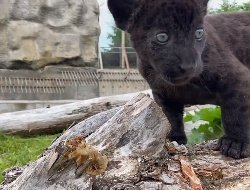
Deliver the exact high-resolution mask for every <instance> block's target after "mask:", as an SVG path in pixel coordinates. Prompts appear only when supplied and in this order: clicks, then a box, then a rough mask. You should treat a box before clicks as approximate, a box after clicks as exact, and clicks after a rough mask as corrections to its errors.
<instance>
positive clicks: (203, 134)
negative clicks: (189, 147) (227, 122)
mask: <svg viewBox="0 0 250 190" xmlns="http://www.w3.org/2000/svg"><path fill="white" fill-rule="evenodd" d="M184 121H185V122H189V121H191V122H193V123H196V122H198V121H200V122H202V124H200V125H199V127H198V128H194V129H192V131H191V134H190V135H189V136H188V143H189V144H197V143H200V142H203V141H207V140H212V139H218V138H220V137H221V136H222V135H223V127H222V123H221V109H220V108H219V107H215V108H205V109H201V110H199V111H195V113H194V114H191V113H188V114H187V115H186V116H185V117H184Z"/></svg>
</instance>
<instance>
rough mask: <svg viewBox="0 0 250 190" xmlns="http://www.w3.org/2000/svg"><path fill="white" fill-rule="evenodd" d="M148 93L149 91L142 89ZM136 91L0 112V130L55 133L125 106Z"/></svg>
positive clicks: (10, 132) (22, 132)
mask: <svg viewBox="0 0 250 190" xmlns="http://www.w3.org/2000/svg"><path fill="white" fill-rule="evenodd" d="M145 92H149V93H150V91H145ZM138 94H139V93H131V94H122V95H116V96H109V97H100V98H95V99H90V100H83V101H79V102H75V103H71V104H65V105H60V106H54V107H51V108H41V109H34V110H27V111H19V112H12V113H5V114H0V132H1V133H5V134H20V135H30V134H41V133H46V134H50V133H57V132H61V131H63V130H64V129H67V128H68V127H69V126H71V125H72V123H78V122H79V121H82V120H84V119H86V118H88V117H90V116H92V115H95V114H97V113H100V112H103V111H105V110H109V109H111V108H114V107H118V106H121V105H124V104H125V103H126V102H127V101H129V100H131V99H132V98H133V97H134V96H135V95H138Z"/></svg>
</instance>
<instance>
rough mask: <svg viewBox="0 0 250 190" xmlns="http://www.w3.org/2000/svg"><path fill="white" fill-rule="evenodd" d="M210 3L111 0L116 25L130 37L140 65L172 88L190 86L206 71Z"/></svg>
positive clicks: (176, 0) (200, 0) (172, 0)
mask: <svg viewBox="0 0 250 190" xmlns="http://www.w3.org/2000/svg"><path fill="white" fill-rule="evenodd" d="M207 3H208V0H108V6H109V9H110V11H111V13H112V15H113V17H114V19H115V21H116V25H117V26H118V27H119V28H120V29H122V30H125V31H127V32H129V33H130V35H131V40H132V42H133V44H134V48H135V49H136V51H137V53H138V56H139V58H140V60H141V62H142V63H141V64H142V65H143V64H148V65H147V67H148V66H150V67H152V68H153V69H154V70H155V71H156V72H157V73H159V75H160V76H161V77H162V78H163V79H164V80H165V81H167V82H169V83H170V84H173V85H182V84H185V83H187V82H188V81H189V80H190V79H192V78H193V77H195V76H197V75H199V74H200V73H201V71H202V68H203V63H202V61H201V54H202V51H203V49H204V45H205V41H206V35H205V31H204V28H203V18H204V16H205V15H206V10H207Z"/></svg>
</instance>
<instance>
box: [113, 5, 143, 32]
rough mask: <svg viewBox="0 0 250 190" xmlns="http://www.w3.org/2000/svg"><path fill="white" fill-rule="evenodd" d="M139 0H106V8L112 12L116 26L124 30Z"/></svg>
mask: <svg viewBox="0 0 250 190" xmlns="http://www.w3.org/2000/svg"><path fill="white" fill-rule="evenodd" d="M138 1H139V0H108V8H109V10H110V12H111V13H112V15H113V17H114V19H115V23H116V25H117V27H119V28H120V29H122V30H126V29H127V26H128V21H129V18H130V17H131V15H132V14H133V12H134V10H135V9H136V7H137V6H138Z"/></svg>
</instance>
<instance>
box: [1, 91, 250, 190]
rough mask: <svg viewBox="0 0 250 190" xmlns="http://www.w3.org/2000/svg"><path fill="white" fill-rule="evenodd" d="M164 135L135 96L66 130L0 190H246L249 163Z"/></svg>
mask: <svg viewBox="0 0 250 190" xmlns="http://www.w3.org/2000/svg"><path fill="white" fill-rule="evenodd" d="M169 131H170V125H169V123H168V120H167V118H166V117H165V116H164V114H163V112H162V111H161V109H160V108H159V107H158V106H157V105H156V103H155V102H154V101H153V100H152V99H150V98H149V97H148V96H146V95H143V94H140V95H138V96H137V97H135V98H134V99H132V100H131V101H129V102H128V103H127V104H126V105H124V106H122V107H121V108H116V109H112V110H109V111H106V112H102V113H100V114H97V115H95V116H92V117H90V118H88V119H86V120H85V121H82V122H81V123H79V124H77V125H75V126H73V127H72V128H70V129H68V130H67V131H66V132H65V133H64V134H63V135H62V136H61V137H59V138H58V139H56V140H55V141H54V142H53V144H52V145H51V146H50V147H49V148H48V149H47V150H46V152H45V153H44V154H43V155H42V157H41V158H40V159H38V160H37V161H35V162H34V163H31V164H30V165H28V166H26V167H25V169H24V171H23V173H22V174H21V175H20V176H19V177H18V178H17V179H16V180H15V181H13V182H12V183H10V184H6V185H5V186H1V187H0V189H3V190H41V189H46V190H47V189H48V190H57V189H58V190H64V189H65V190H66V189H71V190H76V189H83V190H84V189H86V190H106V189H107V190H118V189H120V190H122V189H128V190H149V189H155V190H168V189H170V190H172V189H197V190H200V189H218V190H220V189H221V190H222V189H223V190H231V189H241V190H243V189H245V190H247V189H249V187H250V159H244V160H233V159H229V158H226V157H223V156H221V155H220V154H219V153H218V152H216V151H213V150H212V148H213V146H214V145H215V142H209V143H204V144H201V145H197V146H190V147H188V148H187V147H185V146H184V145H178V144H177V143H170V142H168V141H166V136H167V135H168V133H169Z"/></svg>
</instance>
